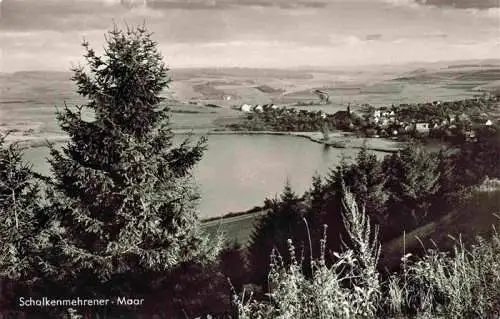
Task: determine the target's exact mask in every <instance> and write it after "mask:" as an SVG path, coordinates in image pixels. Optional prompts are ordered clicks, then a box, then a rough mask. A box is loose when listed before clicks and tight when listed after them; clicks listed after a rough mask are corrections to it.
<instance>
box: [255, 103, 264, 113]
mask: <svg viewBox="0 0 500 319" xmlns="http://www.w3.org/2000/svg"><path fill="white" fill-rule="evenodd" d="M254 111H255V112H259V113H262V112H264V107H262V105H260V104H259V105H257V106H256V107H255V108H254Z"/></svg>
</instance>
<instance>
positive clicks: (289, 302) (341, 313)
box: [234, 193, 500, 319]
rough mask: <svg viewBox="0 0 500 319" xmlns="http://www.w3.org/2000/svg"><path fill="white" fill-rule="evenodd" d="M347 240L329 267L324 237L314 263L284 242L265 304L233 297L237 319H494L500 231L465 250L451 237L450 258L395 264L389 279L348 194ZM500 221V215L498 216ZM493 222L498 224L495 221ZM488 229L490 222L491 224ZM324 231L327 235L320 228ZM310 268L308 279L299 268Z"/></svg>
mask: <svg viewBox="0 0 500 319" xmlns="http://www.w3.org/2000/svg"><path fill="white" fill-rule="evenodd" d="M343 217H344V225H345V227H346V230H347V234H348V239H347V242H348V243H349V244H346V245H345V246H344V248H345V249H344V251H343V252H341V253H333V255H334V256H335V257H336V260H335V261H334V262H333V263H331V264H327V263H326V262H325V259H326V258H325V255H326V251H325V250H326V249H325V247H326V240H327V239H326V235H325V236H324V238H323V239H322V240H321V242H320V248H321V253H320V255H319V256H318V257H317V258H316V259H314V260H301V261H299V260H298V259H297V258H296V256H295V247H294V246H293V243H292V242H291V241H289V251H288V254H289V255H290V257H291V263H289V264H285V263H284V262H283V258H281V256H280V255H279V252H275V251H273V253H272V254H271V271H270V273H269V277H268V278H269V287H270V288H269V291H268V294H267V295H268V298H267V299H266V300H254V299H252V295H251V294H250V296H248V295H246V294H245V292H243V294H242V295H238V294H235V296H234V302H235V305H236V308H237V311H238V315H239V316H238V318H242V319H246V318H248V319H250V318H283V319H285V318H299V319H300V318H304V319H305V318H376V317H377V318H380V317H383V318H498V316H499V315H500V311H499V309H500V234H499V233H498V232H497V231H496V230H495V228H494V227H493V229H492V232H491V236H490V239H489V240H485V239H482V238H477V239H476V241H475V244H473V245H470V246H467V245H465V244H464V241H463V240H462V239H461V238H459V239H458V240H455V245H454V249H453V253H452V254H448V253H445V252H441V251H438V250H428V251H427V253H426V255H425V256H423V258H419V259H418V260H415V261H410V260H409V257H411V254H404V255H403V256H402V258H401V259H400V261H401V263H402V271H401V272H398V273H394V274H392V276H390V277H389V278H388V279H386V280H382V279H381V278H382V276H381V274H380V273H378V271H377V270H376V267H377V264H378V261H379V260H378V257H379V249H380V244H379V241H378V239H377V234H378V231H377V229H376V228H375V229H373V228H372V227H371V225H370V221H369V219H368V217H367V215H366V214H365V213H364V211H361V210H359V209H358V207H357V206H356V204H355V201H354V200H353V195H352V194H349V193H346V195H345V199H344V212H343ZM499 219H500V217H499ZM495 224H498V219H497V221H496V223H495ZM490 226H491V225H490ZM325 234H326V231H325ZM303 263H310V265H311V268H312V269H313V271H312V275H311V276H306V275H305V274H304V273H303V271H302V269H303V268H302V264H303Z"/></svg>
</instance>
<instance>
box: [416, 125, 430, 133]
mask: <svg viewBox="0 0 500 319" xmlns="http://www.w3.org/2000/svg"><path fill="white" fill-rule="evenodd" d="M415 130H416V131H417V132H420V133H427V132H429V123H417V125H416V126H415Z"/></svg>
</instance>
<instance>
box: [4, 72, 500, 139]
mask: <svg viewBox="0 0 500 319" xmlns="http://www.w3.org/2000/svg"><path fill="white" fill-rule="evenodd" d="M171 76H172V82H171V84H170V89H169V90H168V92H165V93H164V97H165V98H167V103H168V105H169V106H170V108H171V110H172V118H171V123H172V128H173V129H177V130H205V131H207V130H208V131H210V130H221V129H224V128H225V127H226V126H227V125H228V124H231V123H235V122H237V121H239V120H240V119H241V117H242V116H243V113H242V112H240V111H238V110H235V109H234V108H235V107H238V106H240V105H242V104H244V103H249V104H266V103H275V104H280V105H284V106H291V107H294V108H298V109H308V110H322V111H324V112H327V113H335V112H337V111H339V110H345V108H346V106H347V104H348V103H351V104H352V105H351V108H352V110H353V111H356V110H358V109H359V108H360V107H361V106H362V105H363V104H370V105H391V104H400V103H423V102H429V101H434V100H459V99H465V98H469V97H472V96H474V95H478V94H482V93H483V92H492V91H496V90H499V89H500V82H499V78H500V63H496V64H491V63H490V64H485V63H484V62H483V63H480V62H476V63H475V64H472V65H471V64H470V63H469V64H466V65H446V64H443V63H441V64H425V65H423V66H422V67H418V65H404V66H390V67H389V66H378V67H370V68H368V67H367V68H363V69H343V70H333V69H294V70H279V69H245V68H227V69H176V70H173V71H172V72H171ZM70 78H71V73H64V72H46V71H30V72H16V73H2V74H0V131H7V130H13V131H14V132H13V133H12V135H13V136H16V135H17V136H22V137H18V139H30V138H35V137H41V138H49V139H51V138H52V137H54V135H58V134H61V131H60V129H59V127H58V124H57V120H56V117H55V111H56V109H57V108H63V107H64V105H65V103H66V104H67V105H68V106H74V105H78V104H82V103H83V102H84V101H83V100H82V99H81V98H80V97H79V96H78V95H77V94H76V91H75V87H74V85H73V84H72V82H71V81H70ZM315 89H322V90H325V91H327V92H328V93H329V94H330V103H329V104H327V105H324V104H323V103H320V100H319V98H318V97H317V96H316V95H315V94H313V93H312V91H313V90H315ZM215 106H217V107H215ZM89 116H90V115H89Z"/></svg>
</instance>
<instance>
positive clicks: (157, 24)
mask: <svg viewBox="0 0 500 319" xmlns="http://www.w3.org/2000/svg"><path fill="white" fill-rule="evenodd" d="M498 7H499V2H498V1H496V0H472V1H471V0H468V1H466V0H329V1H327V0H269V1H265V0H191V1H180V0H156V1H153V0H141V1H136V0H121V1H120V0H82V1H76V0H44V1H39V0H0V72H16V71H31V70H46V71H63V72H64V71H68V70H69V68H70V67H71V66H72V65H76V64H78V63H79V62H81V56H82V53H83V48H82V47H81V46H80V44H81V40H82V39H83V38H86V39H87V40H88V41H89V42H90V44H91V46H92V47H93V48H96V49H97V51H99V49H100V48H102V47H103V38H104V37H103V36H104V33H105V32H106V30H109V29H110V28H111V27H112V26H113V22H115V23H117V24H118V25H119V26H123V22H124V21H126V22H127V23H129V24H131V25H134V24H139V23H142V22H143V21H145V22H146V25H147V26H148V28H149V29H150V30H151V31H153V32H154V36H153V38H154V39H155V40H156V41H157V42H158V43H159V47H160V49H161V51H162V53H163V55H164V57H165V61H166V62H167V64H168V66H169V67H171V68H172V69H185V68H229V67H240V68H272V69H295V68H308V67H309V68H314V67H327V68H332V69H335V68H350V67H354V66H365V65H405V64H409V63H416V64H422V63H435V62H443V63H445V62H450V63H451V62H459V61H464V60H486V59H498V58H500V54H499V53H498V52H500V9H499V8H498Z"/></svg>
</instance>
